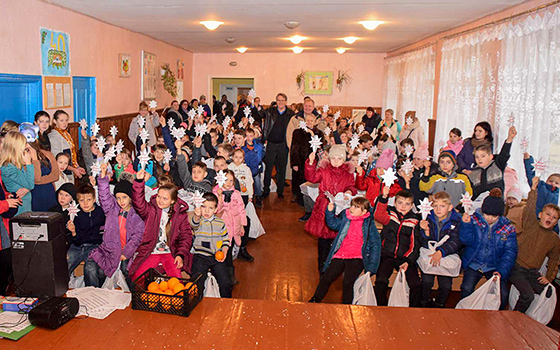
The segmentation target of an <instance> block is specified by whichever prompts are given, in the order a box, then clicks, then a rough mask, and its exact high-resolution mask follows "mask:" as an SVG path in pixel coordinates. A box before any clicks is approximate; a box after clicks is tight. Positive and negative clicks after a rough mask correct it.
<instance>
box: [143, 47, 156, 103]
mask: <svg viewBox="0 0 560 350" xmlns="http://www.w3.org/2000/svg"><path fill="white" fill-rule="evenodd" d="M158 73H159V69H158V68H157V65H156V55H154V54H153V53H149V52H146V51H144V50H142V79H141V80H140V82H141V92H142V93H141V96H140V98H141V99H142V100H155V99H156V86H157V75H158Z"/></svg>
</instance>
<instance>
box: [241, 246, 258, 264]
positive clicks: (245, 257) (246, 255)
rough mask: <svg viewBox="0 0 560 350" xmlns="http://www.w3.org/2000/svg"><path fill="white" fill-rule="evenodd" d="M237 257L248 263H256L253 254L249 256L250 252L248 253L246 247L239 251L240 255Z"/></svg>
mask: <svg viewBox="0 0 560 350" xmlns="http://www.w3.org/2000/svg"><path fill="white" fill-rule="evenodd" d="M237 257H238V258H240V259H242V260H245V261H248V262H253V261H255V258H253V257H252V256H251V254H249V252H248V251H247V248H245V247H241V248H240V249H239V254H237Z"/></svg>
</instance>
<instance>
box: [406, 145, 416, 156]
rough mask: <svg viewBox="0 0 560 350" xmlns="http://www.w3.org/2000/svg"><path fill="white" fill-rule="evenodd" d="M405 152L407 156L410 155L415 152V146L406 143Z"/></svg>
mask: <svg viewBox="0 0 560 350" xmlns="http://www.w3.org/2000/svg"><path fill="white" fill-rule="evenodd" d="M404 153H406V156H407V157H410V156H411V155H412V153H414V147H412V145H406V146H405V147H404Z"/></svg>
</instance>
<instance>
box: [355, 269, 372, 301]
mask: <svg viewBox="0 0 560 350" xmlns="http://www.w3.org/2000/svg"><path fill="white" fill-rule="evenodd" d="M352 305H366V306H377V300H376V299H375V293H374V292H373V284H372V283H371V275H370V274H369V272H366V273H365V274H363V275H361V276H360V277H358V279H357V280H356V282H354V300H353V301H352Z"/></svg>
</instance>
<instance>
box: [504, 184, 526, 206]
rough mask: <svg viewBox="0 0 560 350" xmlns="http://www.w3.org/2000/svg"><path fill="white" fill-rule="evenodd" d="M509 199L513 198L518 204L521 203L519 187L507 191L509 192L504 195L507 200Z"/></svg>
mask: <svg viewBox="0 0 560 350" xmlns="http://www.w3.org/2000/svg"><path fill="white" fill-rule="evenodd" d="M509 197H512V198H515V199H517V201H518V202H521V199H523V192H522V191H521V189H520V188H519V187H517V186H512V187H511V188H510V189H509V191H508V193H507V195H506V198H509Z"/></svg>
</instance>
